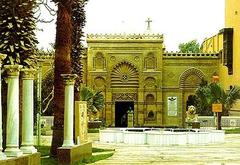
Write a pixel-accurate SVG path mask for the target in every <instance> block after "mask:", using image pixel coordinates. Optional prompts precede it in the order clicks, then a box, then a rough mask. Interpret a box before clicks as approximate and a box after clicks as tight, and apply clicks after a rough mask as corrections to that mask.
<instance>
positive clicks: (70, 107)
mask: <svg viewBox="0 0 240 165" xmlns="http://www.w3.org/2000/svg"><path fill="white" fill-rule="evenodd" d="M61 76H62V78H63V81H64V84H65V91H64V136H63V138H64V139H63V145H62V146H63V147H71V146H74V143H73V121H74V120H73V112H74V83H75V79H76V77H77V75H75V74H61Z"/></svg>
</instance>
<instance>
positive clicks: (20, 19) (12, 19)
mask: <svg viewBox="0 0 240 165" xmlns="http://www.w3.org/2000/svg"><path fill="white" fill-rule="evenodd" d="M34 5H35V1H34V0H1V1H0V36H1V37H0V53H2V54H6V55H7V57H6V59H5V60H4V64H7V65H14V64H20V65H23V66H24V67H28V68H29V67H34V66H35V65H36V58H35V56H34V54H35V51H36V44H37V40H36V36H35V32H34V31H35V29H36V20H35V18H34V16H33V15H34V12H33V9H34Z"/></svg>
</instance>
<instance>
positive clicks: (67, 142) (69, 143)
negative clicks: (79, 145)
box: [62, 140, 74, 147]
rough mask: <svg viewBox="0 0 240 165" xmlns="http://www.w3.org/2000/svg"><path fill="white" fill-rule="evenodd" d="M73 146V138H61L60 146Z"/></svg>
mask: <svg viewBox="0 0 240 165" xmlns="http://www.w3.org/2000/svg"><path fill="white" fill-rule="evenodd" d="M72 146H74V143H73V140H63V145H62V147H72Z"/></svg>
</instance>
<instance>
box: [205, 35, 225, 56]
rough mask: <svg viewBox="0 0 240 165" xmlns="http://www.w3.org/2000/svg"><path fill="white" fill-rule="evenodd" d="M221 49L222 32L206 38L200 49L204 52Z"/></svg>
mask: <svg viewBox="0 0 240 165" xmlns="http://www.w3.org/2000/svg"><path fill="white" fill-rule="evenodd" d="M222 49H223V34H222V33H219V34H217V35H215V36H212V37H210V38H207V39H205V40H204V41H203V43H202V51H203V52H204V53H212V52H219V51H221V50H222Z"/></svg>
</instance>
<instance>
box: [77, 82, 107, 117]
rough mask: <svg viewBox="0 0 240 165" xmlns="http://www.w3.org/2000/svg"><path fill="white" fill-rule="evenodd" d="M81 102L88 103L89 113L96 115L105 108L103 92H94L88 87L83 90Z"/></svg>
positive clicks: (81, 91)
mask: <svg viewBox="0 0 240 165" xmlns="http://www.w3.org/2000/svg"><path fill="white" fill-rule="evenodd" d="M80 100H81V101H87V105H88V112H89V113H96V112H97V111H100V110H102V109H103V106H104V97H103V95H102V91H94V90H92V89H90V88H88V87H82V88H81V90H80Z"/></svg>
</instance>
